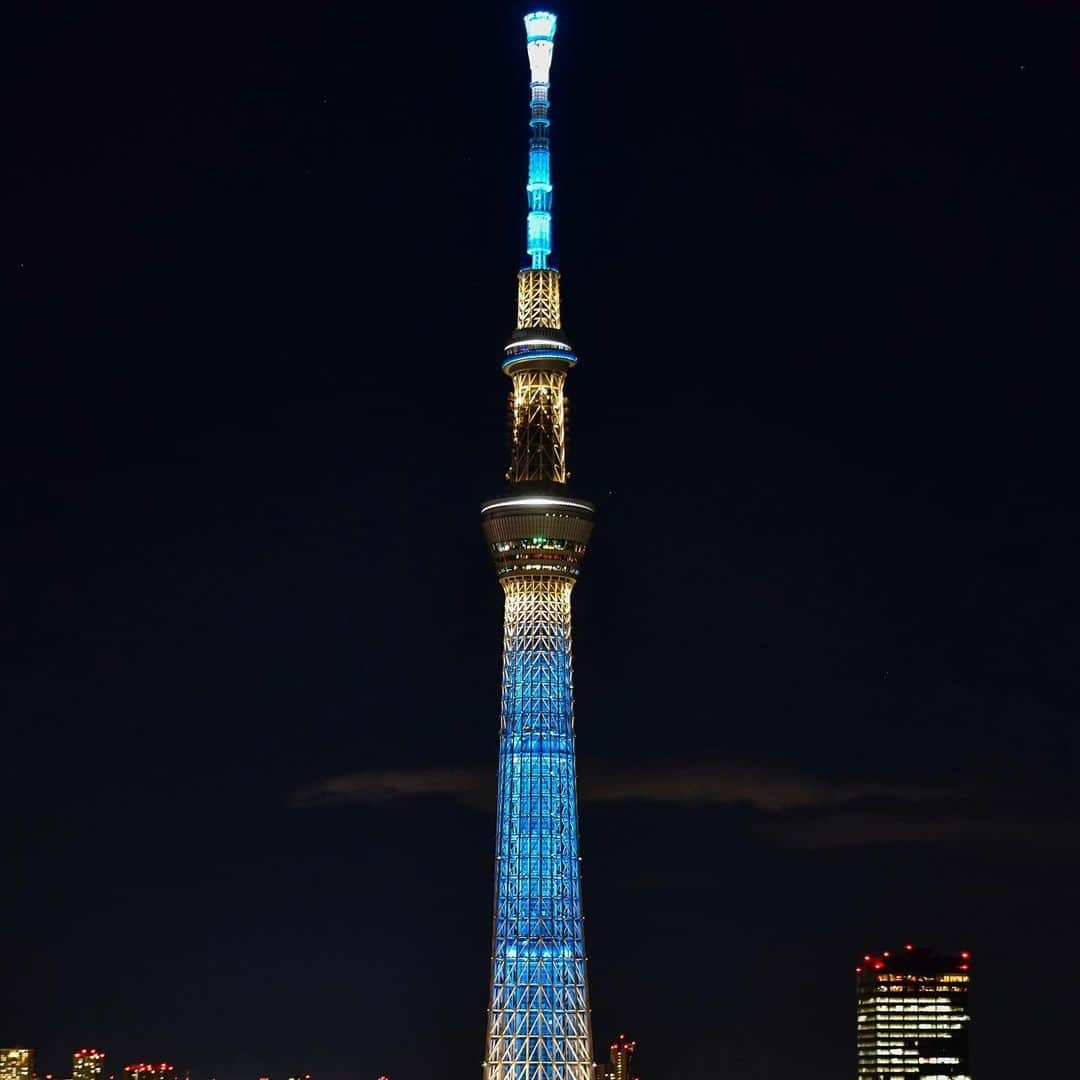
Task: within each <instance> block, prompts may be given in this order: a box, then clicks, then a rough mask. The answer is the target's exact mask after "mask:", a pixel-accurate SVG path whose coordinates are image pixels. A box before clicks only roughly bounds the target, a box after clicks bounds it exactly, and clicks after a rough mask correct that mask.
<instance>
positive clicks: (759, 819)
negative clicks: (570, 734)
mask: <svg viewBox="0 0 1080 1080" xmlns="http://www.w3.org/2000/svg"><path fill="white" fill-rule="evenodd" d="M580 772H581V775H582V777H583V779H582V780H581V784H580V788H581V798H582V800H583V801H586V802H590V803H630V802H638V803H656V804H668V805H679V806H699V807H705V806H744V807H749V808H751V809H752V810H753V811H754V812H755V816H754V818H753V820H752V823H751V828H752V829H753V830H754V831H755V832H757V833H758V834H759V835H761V836H762V837H763V838H765V839H767V840H769V841H770V842H772V843H775V844H779V845H783V846H788V847H797V848H803V849H808V850H820V849H826V848H843V847H917V848H938V849H947V850H952V851H958V852H962V851H969V852H972V853H977V854H981V855H990V856H1000V857H1014V856H1026V855H1030V856H1032V857H1045V856H1054V857H1072V856H1076V855H1078V854H1080V827H1078V822H1077V821H1076V818H1075V815H1074V814H1072V813H1071V812H1070V811H1069V809H1068V808H1066V809H1064V810H1050V811H1046V812H1044V813H1042V816H1039V810H1038V807H1037V806H1036V805H1035V804H1034V803H1033V802H1031V801H1028V802H1027V803H1025V804H1020V803H1018V802H1016V801H1015V800H1014V802H1013V803H1008V802H1003V801H1002V800H1001V798H1000V797H998V798H997V799H996V801H995V799H994V798H993V796H994V795H995V793H994V792H992V791H990V790H985V791H984V790H981V789H980V788H978V787H976V786H973V785H963V784H914V783H907V784H903V783H900V784H898V783H877V782H858V783H846V782H836V781H832V780H828V779H825V778H822V777H818V776H813V775H811V774H809V773H806V772H802V771H799V770H796V769H792V768H786V767H782V766H780V767H777V766H765V765H755V764H747V763H739V762H712V763H700V764H693V765H690V764H678V763H675V764H672V763H667V764H658V765H655V766H651V767H644V768H616V767H612V766H610V765H607V764H597V763H589V762H583V763H582V767H581V770H580ZM417 798H438V799H447V800H450V801H453V802H456V803H459V804H461V805H465V806H472V807H477V808H489V807H491V806H492V805H493V803H494V798H495V775H494V772H493V770H491V769H487V768H483V769H480V768H453V767H442V768H425V769H399V770H371V771H365V772H352V773H344V774H342V775H339V776H332V777H329V778H328V779H326V780H322V781H320V782H318V783H316V784H313V785H311V786H309V787H306V788H302V789H301V790H299V791H297V792H296V793H295V794H294V796H293V799H292V802H293V805H295V806H327V805H335V804H342V803H388V802H394V801H400V800H404V799H417Z"/></svg>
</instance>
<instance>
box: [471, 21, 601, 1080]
mask: <svg viewBox="0 0 1080 1080" xmlns="http://www.w3.org/2000/svg"><path fill="white" fill-rule="evenodd" d="M555 22H556V20H555V16H554V15H552V14H551V13H550V12H546V11H536V12H532V13H531V14H529V15H526V16H525V32H526V45H527V50H528V56H529V69H530V75H531V78H530V84H529V87H530V103H529V175H528V182H527V184H526V196H527V205H528V213H527V217H526V229H525V237H526V239H525V249H526V252H527V253H528V256H529V260H530V264H531V265H529V266H527V267H526V268H525V269H524V270H522V271H521V272H520V273H519V274H518V281H517V285H518V303H517V326H516V329H515V330H514V332H513V334H512V335H511V338H510V342H509V344H508V345H507V346H506V350H505V354H504V358H503V364H502V367H503V371H504V372H505V373H506V374H507V375H508V376H509V377H510V380H511V385H512V389H511V391H510V411H509V421H510V435H511V449H510V466H509V468H508V469H507V472H506V480H507V481H508V484H509V488H508V490H507V492H506V493H505V494H504V495H503V496H501V497H500V498H496V499H491V500H490V501H488V502H487V503H485V504H484V507H483V510H482V521H483V529H484V537H485V539H486V541H487V543H488V546H489V548H490V550H491V554H492V557H493V558H494V561H495V570H496V573H497V574H498V578H499V583H500V585H501V586H502V589H503V594H504V607H503V670H502V708H501V713H500V734H499V788H498V816H497V823H496V859H495V918H494V928H493V934H492V955H491V993H490V998H489V1003H488V1024H487V1044H486V1053H485V1060H484V1076H485V1080H592V1077H593V1057H592V1033H591V1027H590V1018H589V992H588V984H587V980H586V972H585V942H584V932H583V925H582V910H581V871H580V866H579V858H578V807H577V775H576V764H575V759H574V706H573V679H572V673H571V639H570V594H571V592H572V590H573V588H574V584H575V583H576V581H577V577H578V573H579V570H580V567H581V562H582V559H583V557H584V555H585V546H586V544H587V543H588V540H589V535H590V533H591V531H592V525H593V508H592V506H591V505H590V504H589V503H588V502H586V501H584V500H583V499H579V498H576V497H575V496H573V495H571V494H570V493H569V491H568V489H567V486H566V485H567V481H568V480H569V478H570V473H569V471H568V469H567V464H566V425H567V405H566V396H565V384H566V377H567V375H568V373H569V372H570V369H571V368H573V367H574V365H575V364H576V363H577V357H576V356H575V355H574V352H573V350H572V349H571V348H570V345H569V344H568V342H567V340H566V337H565V335H564V334H563V330H562V316H561V312H560V304H559V274H558V271H557V270H555V269H554V268H552V267H551V266H549V265H548V262H549V257H550V254H551V198H552V184H551V156H550V143H549V112H548V109H549V90H550V85H551V84H550V71H551V58H552V53H553V49H554V43H555Z"/></svg>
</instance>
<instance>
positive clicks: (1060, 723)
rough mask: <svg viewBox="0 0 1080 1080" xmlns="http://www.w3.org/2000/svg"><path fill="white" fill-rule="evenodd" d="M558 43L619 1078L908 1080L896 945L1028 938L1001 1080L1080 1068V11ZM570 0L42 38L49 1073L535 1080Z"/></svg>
mask: <svg viewBox="0 0 1080 1080" xmlns="http://www.w3.org/2000/svg"><path fill="white" fill-rule="evenodd" d="M557 11H558V16H559V48H558V51H557V57H558V59H557V61H556V71H557V75H556V81H555V84H554V85H555V97H554V101H555V105H554V106H553V107H554V108H555V110H556V120H555V124H556V132H557V134H556V145H557V150H556V153H555V156H554V158H553V159H552V162H551V165H552V170H553V173H552V181H551V182H552V183H553V184H554V186H555V190H556V191H557V192H558V204H557V211H556V213H557V217H556V221H557V225H558V228H557V237H556V244H557V252H558V255H559V260H558V267H559V269H560V271H561V273H562V278H561V279H560V281H561V290H562V291H561V301H562V311H561V319H562V322H563V323H564V324H565V325H566V326H567V327H568V328H569V330H570V333H571V337H570V340H571V341H572V342H573V346H574V349H575V351H576V352H580V355H581V357H582V362H581V365H580V367H579V368H577V369H576V370H575V372H574V374H573V376H572V378H571V382H572V387H573V399H574V400H573V409H574V411H573V416H572V421H573V423H572V432H573V442H572V444H571V446H570V456H571V458H572V465H573V469H574V476H573V478H572V484H573V491H574V492H575V493H581V494H582V495H584V496H585V497H586V499H587V500H588V501H589V502H590V503H592V504H594V505H595V507H596V514H597V521H598V522H599V523H600V528H598V529H597V530H596V533H595V536H593V537H591V538H590V540H589V556H588V562H587V563H586V570H585V587H584V588H583V589H580V590H577V589H576V590H575V593H574V597H575V600H574V647H575V650H576V651H577V655H578V656H580V657H581V659H582V663H581V665H580V666H579V667H578V668H577V669H576V670H575V679H574V688H573V689H574V704H575V709H576V712H577V713H578V715H580V717H581V718H582V723H581V725H580V730H579V731H578V733H577V757H576V765H577V769H576V771H577V782H578V793H579V798H578V808H577V813H578V815H579V817H580V823H581V849H580V854H581V857H582V859H583V863H582V865H583V867H584V870H583V875H584V880H583V885H582V890H583V904H584V910H585V911H586V912H587V914H588V921H587V922H586V924H585V938H586V941H587V944H588V953H589V961H590V966H589V990H590V997H591V1006H592V1021H593V1030H594V1033H595V1045H594V1050H595V1051H596V1054H595V1056H596V1057H605V1056H606V1054H607V1051H606V1049H605V1048H606V1047H608V1046H609V1044H610V1042H611V1040H612V1038H613V1036H615V1035H616V1034H617V1033H621V1032H626V1033H627V1035H628V1036H629V1037H631V1039H632V1040H636V1042H637V1045H638V1047H640V1053H639V1054H638V1055H636V1056H635V1058H634V1065H633V1067H634V1068H635V1069H637V1068H640V1073H641V1076H642V1078H643V1080H661V1074H662V1073H664V1072H671V1073H680V1072H689V1071H690V1070H693V1069H697V1068H699V1067H700V1064H701V1062H703V1061H706V1062H709V1063H710V1067H711V1068H714V1069H715V1071H717V1072H719V1073H724V1074H728V1073H730V1074H732V1075H738V1076H740V1077H741V1078H742V1080H771V1078H772V1077H774V1076H775V1075H777V1074H781V1075H782V1074H784V1073H787V1072H798V1073H799V1074H800V1075H804V1076H805V1077H806V1080H826V1078H828V1080H834V1078H835V1077H836V1076H837V1075H854V1072H855V1041H856V1036H855V1011H856V1010H855V999H854V994H853V987H852V980H853V977H854V976H853V972H852V968H853V966H854V965H855V964H856V962H857V960H858V957H860V956H862V955H864V954H865V953H867V952H868V951H873V949H875V948H877V947H880V945H890V943H895V942H905V941H907V942H912V943H916V942H919V943H926V944H928V945H930V946H932V947H933V948H934V949H936V950H938V951H940V952H942V953H944V954H946V955H956V954H959V952H960V951H961V950H969V951H970V952H971V954H972V955H973V956H975V957H976V958H977V959H978V976H977V992H976V993H975V994H974V997H973V1000H975V1002H976V1004H975V1005H974V1006H973V1016H974V1020H973V1030H972V1054H973V1059H974V1062H975V1067H974V1072H973V1075H974V1076H975V1077H977V1080H997V1078H998V1077H1011V1076H1012V1075H1015V1074H1016V1073H1017V1072H1019V1073H1020V1074H1021V1075H1023V1076H1025V1077H1026V1076H1028V1075H1032V1074H1034V1073H1037V1072H1038V1071H1039V1070H1042V1071H1049V1070H1051V1069H1052V1068H1053V1067H1056V1063H1057V1062H1058V1061H1059V1060H1060V1059H1062V1058H1063V1057H1065V1056H1066V1051H1067V1048H1066V1047H1065V1045H1064V1039H1065V1032H1066V1031H1067V1023H1066V1022H1065V1021H1066V1019H1067V1017H1068V1010H1067V1002H1068V1001H1069V1000H1070V997H1071V995H1070V987H1069V985H1068V979H1067V973H1066V972H1065V971H1064V970H1063V967H1062V965H1060V964H1057V963H1056V962H1054V960H1053V956H1054V955H1055V950H1056V949H1057V948H1058V945H1059V942H1060V941H1062V940H1067V939H1068V933H1069V931H1070V929H1071V926H1072V922H1073V913H1074V911H1075V909H1076V907H1077V905H1078V903H1080V896H1078V895H1077V893H1076V890H1075V886H1074V885H1073V884H1072V878H1073V877H1074V876H1075V875H1073V874H1072V872H1071V871H1072V866H1073V863H1074V862H1075V860H1076V855H1077V843H1076V837H1077V835H1078V830H1077V822H1078V821H1080V810H1078V807H1077V804H1076V790H1077V785H1076V778H1077V777H1076V773H1077V758H1078V755H1077V736H1076V725H1075V722H1074V713H1075V698H1076V693H1075V686H1074V682H1075V679H1074V676H1073V674H1072V672H1073V661H1072V657H1073V654H1074V652H1075V649H1074V647H1073V645H1074V642H1075V637H1076V631H1075V626H1074V622H1075V620H1074V617H1073V608H1074V607H1075V601H1074V597H1075V596H1076V595H1077V593H1078V592H1080V571H1078V570H1077V568H1076V560H1075V558H1074V556H1073V547H1074V546H1075V544H1074V537H1075V535H1076V533H1077V529H1078V526H1080V505H1078V501H1077V497H1076V495H1075V491H1074V489H1075V482H1074V478H1073V476H1072V473H1073V466H1072V462H1073V461H1074V460H1075V459H1076V457H1077V447H1076V435H1075V430H1074V429H1075V422H1074V418H1073V413H1074V411H1075V410H1074V407H1073V402H1074V401H1075V399H1076V397H1077V391H1078V389H1080V387H1078V386H1077V378H1078V377H1077V375H1076V373H1075V370H1074V365H1073V363H1072V356H1073V355H1075V353H1076V351H1077V350H1076V347H1075V341H1074V339H1075V337H1076V332H1075V327H1074V325H1073V324H1074V322H1075V320H1073V319H1072V317H1071V310H1072V302H1073V301H1072V296H1071V292H1072V288H1071V280H1072V278H1073V276H1074V273H1073V264H1074V262H1075V257H1076V256H1075V253H1076V251H1077V250H1080V221H1078V214H1080V211H1077V209H1076V207H1075V191H1076V189H1077V187H1078V186H1080V164H1078V161H1077V158H1078V152H1077V151H1076V150H1075V148H1074V146H1073V140H1070V139H1069V138H1068V137H1067V135H1065V134H1063V133H1067V132H1068V131H1069V130H1071V124H1072V118H1071V114H1070V103H1071V102H1072V101H1074V100H1076V98H1077V96H1078V94H1080V73H1078V71H1077V66H1076V64H1075V60H1074V58H1073V57H1072V55H1071V43H1072V42H1074V41H1075V40H1076V37H1077V34H1078V33H1080V13H1076V12H1073V11H1072V10H1071V9H1070V10H1066V9H1065V8H1064V7H1063V6H1059V5H1054V4H1046V5H1038V6H1031V5H1019V4H1017V5H1006V7H1005V8H1003V9H1000V10H999V9H994V10H992V11H991V10H986V11H983V12H981V13H980V15H979V17H978V18H976V19H972V18H970V17H969V15H968V14H967V13H961V12H959V11H955V12H954V11H951V10H943V9H941V7H940V5H939V6H935V7H934V9H933V10H928V11H921V10H917V9H911V8H908V9H905V10H904V11H903V12H899V11H897V12H891V11H889V12H886V11H882V10H877V9H865V10H863V11H861V12H860V13H859V15H858V17H857V18H856V17H853V16H849V15H844V16H841V15H840V14H839V13H836V12H830V11H822V10H818V9H814V10H811V9H807V8H806V7H805V5H804V6H801V7H800V6H799V5H794V4H791V5H782V6H781V7H780V8H779V9H770V10H769V11H768V12H765V11H762V10H759V9H756V8H750V9H743V8H739V9H730V10H729V9H727V8H723V7H721V8H710V9H708V10H706V11H702V12H694V13H690V12H688V11H683V12H680V11H676V10H674V9H671V10H668V9H656V8H655V7H648V8H647V7H645V6H636V5H629V6H628V5H625V4H623V5H615V4H611V3H608V2H607V0H595V2H592V3H590V4H588V5H585V4H581V3H572V4H564V5H561V6H559V8H558V9H557ZM525 12H526V8H525V7H521V8H518V7H516V6H507V5H503V4H501V3H500V4H481V5H476V6H474V7H471V8H469V9H467V10H461V11H454V12H448V11H447V10H446V9H444V8H436V7H435V6H434V5H425V4H420V5H418V6H417V5H413V6H411V7H409V8H403V7H401V6H397V7H394V6H390V7H385V6H384V7H379V8H375V9H371V10H366V9H365V10H360V9H348V10H344V9H343V10H333V11H331V10H326V11H323V10H307V9H305V10H304V11H302V12H300V11H297V10H295V9H292V10H286V9H284V8H281V9H278V8H276V7H275V6H274V5H272V4H271V5H264V6H262V7H261V8H260V9H259V11H258V13H257V15H254V16H252V15H247V14H243V15H242V14H241V13H239V12H233V11H230V10H221V11H219V12H217V13H216V14H215V17H214V19H213V20H212V21H205V20H203V19H201V18H200V17H197V16H196V15H195V14H194V13H186V14H184V15H183V17H181V16H180V15H179V14H176V15H173V14H170V13H167V12H164V11H162V10H160V9H152V8H146V7H144V8H140V9H136V10H134V11H132V12H131V13H128V14H125V16H124V17H123V18H121V17H119V16H113V15H111V14H109V13H106V12H103V11H101V10H95V9H85V10H83V9H80V10H78V11H76V12H73V13H70V14H64V15H63V16H60V15H59V14H58V13H52V12H50V13H48V14H46V13H43V12H37V11H36V10H33V9H27V10H22V11H20V12H19V13H18V15H17V18H16V21H15V24H14V25H13V26H12V27H11V33H10V36H11V39H12V40H13V41H15V42H17V43H18V48H17V49H16V50H15V52H16V55H15V56H14V57H13V61H12V68H13V71H12V73H11V74H12V79H13V86H14V87H16V93H15V94H14V95H13V108H12V110H11V118H10V121H11V123H10V127H11V134H10V145H9V153H8V155H7V159H8V161H9V169H8V172H7V174H6V175H7V179H8V181H9V187H10V189H11V190H10V197H9V199H8V200H7V202H6V205H7V206H8V208H9V217H10V219H11V229H10V242H9V244H8V245H7V249H8V251H9V253H10V254H9V260H8V263H7V264H6V266H5V273H6V275H7V276H6V279H5V280H6V282H7V284H8V292H9V294H10V296H11V298H12V301H13V303H12V305H11V306H12V307H13V309H14V316H13V317H12V318H11V320H10V321H9V323H8V324H7V332H8V335H9V338H10V341H11V347H10V348H9V350H8V357H9V362H8V364H7V365H6V372H7V376H8V379H7V383H6V387H5V400H6V401H7V402H8V404H9V407H8V410H7V412H6V414H5V422H4V424H3V425H0V437H2V438H3V440H5V442H4V451H5V453H4V460H5V461H6V462H7V463H8V468H7V470H5V479H6V481H7V484H6V488H5V499H4V501H3V505H4V509H5V512H6V515H7V516H6V518H5V525H6V526H7V527H6V528H5V529H4V530H3V531H2V533H0V535H2V536H3V539H4V554H5V556H6V558H5V566H6V567H7V571H8V572H7V574H6V575H5V581H6V588H5V604H4V611H5V615H6V616H7V618H6V620H5V629H6V631H7V633H6V635H5V646H6V647H5V649H4V652H3V660H2V663H3V671H2V673H0V685H3V687H4V690H5V703H4V717H5V721H6V723H5V730H4V735H3V744H2V749H3V753H4V761H5V766H6V768H5V772H4V783H3V784H2V785H0V798H2V800H3V806H2V810H3V814H4V822H5V824H6V825H7V826H8V829H7V830H6V833H7V834H9V835H11V836H12V837H13V838H14V839H13V841H12V842H11V844H10V846H9V848H7V849H5V860H6V861H5V875H4V880H5V888H4V889H3V890H0V905H2V910H0V928H2V929H0V934H2V940H0V969H2V970H0V995H2V999H0V1018H2V1023H0V1044H2V1045H5V1046H27V1047H33V1048H34V1049H35V1051H36V1055H35V1069H36V1070H37V1072H38V1073H39V1074H40V1075H46V1074H49V1073H51V1074H53V1075H56V1076H66V1075H67V1073H68V1070H69V1069H70V1068H71V1065H72V1058H71V1055H72V1053H73V1051H74V1050H76V1049H78V1048H80V1047H91V1046H95V1047H99V1048H101V1049H102V1050H103V1051H104V1052H105V1053H106V1054H107V1055H108V1056H107V1061H106V1069H105V1073H104V1075H106V1076H109V1075H116V1076H117V1077H122V1076H123V1072H122V1069H123V1065H124V1064H125V1063H132V1062H142V1061H165V1062H170V1063H173V1064H174V1065H175V1068H176V1070H177V1071H178V1072H179V1073H180V1074H181V1075H183V1074H185V1073H186V1072H187V1071H188V1070H190V1071H191V1074H192V1076H193V1077H197V1078H198V1080H204V1078H207V1077H216V1078H217V1080H252V1078H254V1077H258V1076H270V1077H273V1078H275V1080H280V1078H282V1077H288V1076H293V1075H296V1070H297V1068H299V1067H302V1068H303V1070H304V1071H305V1072H310V1074H311V1075H312V1076H314V1077H315V1078H316V1080H353V1078H354V1077H355V1076H357V1075H359V1076H361V1077H369V1078H370V1077H377V1076H379V1075H387V1076H389V1077H391V1080H409V1078H410V1077H415V1076H417V1075H419V1074H420V1073H422V1072H424V1071H428V1070H430V1068H431V1067H432V1063H433V1062H437V1063H438V1065H439V1067H440V1069H441V1070H442V1071H444V1072H446V1073H447V1074H448V1076H449V1077H450V1080H458V1078H459V1077H460V1078H461V1080H478V1077H477V1074H478V1071H479V1070H480V1069H481V1061H482V1059H483V1057H484V1052H483V1046H484V1037H485V1024H486V1017H485V1002H486V1000H487V997H488V994H489V990H490V982H489V980H490V977H491V969H490V962H491V960H490V950H489V948H488V945H489V942H490V940H491V921H490V920H491V913H492V902H493V899H494V896H493V892H492V847H493V843H494V839H495V837H494V831H495V829H494V824H495V820H496V817H495V815H496V810H497V807H498V801H499V797H498V791H497V786H496V775H495V769H494V740H495V737H496V736H495V731H496V727H497V723H498V701H499V694H500V686H499V677H498V672H497V670H496V659H495V658H496V656H497V655H498V652H499V649H500V644H501V642H500V634H499V627H498V625H497V618H496V615H495V612H496V610H497V608H498V605H499V604H500V603H501V602H502V600H503V596H502V590H501V589H500V587H499V585H498V584H497V581H496V580H495V577H496V575H494V574H493V573H492V566H491V557H490V553H489V552H487V551H485V550H484V547H485V545H484V542H483V541H482V540H481V539H480V538H479V537H478V536H477V521H476V510H477V508H478V507H480V506H481V505H482V504H483V502H484V501H485V500H491V499H494V498H496V497H497V495H498V478H499V477H500V476H501V475H502V473H503V471H504V470H505V467H506V460H505V447H504V437H503V436H504V418H505V415H506V409H505V406H506V391H507V390H508V389H509V388H510V386H511V383H510V382H509V381H508V380H506V379H504V378H503V376H502V375H500V373H499V372H498V371H497V370H495V368H496V365H497V363H498V359H497V358H498V357H499V356H500V350H501V349H502V347H503V346H504V344H505V331H506V330H508V329H509V327H510V325H512V324H511V323H510V322H509V319H510V318H511V317H512V311H513V305H514V286H515V283H514V281H513V280H512V274H513V271H514V269H515V268H517V267H518V266H520V258H521V248H522V244H521V231H522V217H523V207H522V201H523V200H522V194H523V193H522V188H523V186H524V185H526V184H527V183H528V175H527V165H528V146H527V139H528V132H527V130H526V125H525V115H524V110H525V108H526V102H525V101H524V100H523V99H524V95H525V91H524V86H523V80H524V77H525V76H524V67H523V64H524V60H523V57H522V40H521V36H522V24H521V19H522V16H523V15H524V14H525ZM537 269H540V270H543V269H545V268H544V267H539V268H537ZM546 269H550V267H548V268H546ZM537 295H538V302H539V300H543V299H544V298H543V297H542V296H541V295H540V293H539V292H538V294H537ZM530 539H531V538H530ZM502 542H505V541H502ZM875 943H878V945H875ZM890 947H891V948H892V947H895V946H892V945H890ZM1032 985H1038V986H1039V987H1040V988H1041V989H1044V990H1045V999H1044V1000H1043V1001H1042V1003H1041V1006H1040V1010H1039V1011H1038V1014H1037V1015H1034V1016H1030V1018H1029V1019H1028V1020H1026V1021H1025V1023H1024V1025H1022V1026H1021V1028H1022V1029H1018V1027H1017V1025H1016V1024H1015V1017H1017V1016H1019V1015H1024V1016H1027V1015H1028V1014H1029V1013H1030V1010H1029V1009H1027V1004H1026V998H1025V996H1024V995H1025V994H1026V993H1027V992H1028V989H1029V988H1030V987H1031V986H1032ZM421 1001H422V1002H423V1004H422V1005H420V1004H419V1003H420V1002H421ZM777 1016H780V1017H782V1018H783V1027H784V1038H783V1039H777V1038H775V1031H776V1023H777V1021H776V1017H777ZM146 1055H153V1057H152V1058H148V1057H147V1056H146Z"/></svg>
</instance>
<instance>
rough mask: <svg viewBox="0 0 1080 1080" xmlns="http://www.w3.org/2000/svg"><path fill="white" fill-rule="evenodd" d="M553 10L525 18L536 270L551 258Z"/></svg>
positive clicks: (529, 224) (528, 237)
mask: <svg viewBox="0 0 1080 1080" xmlns="http://www.w3.org/2000/svg"><path fill="white" fill-rule="evenodd" d="M557 22H558V18H557V16H555V15H552V14H551V12H550V11H533V12H530V13H529V14H528V15H526V16H525V40H526V48H527V49H528V52H529V74H530V76H531V79H530V82H529V90H530V101H529V180H528V183H527V184H526V186H525V190H526V193H527V194H528V197H529V214H528V217H527V218H526V221H525V250H526V251H527V252H528V253H529V257H530V258H531V259H532V267H533V269H534V270H546V269H547V265H548V259H549V258H550V256H551V190H552V189H551V143H550V139H549V137H548V128H549V127H550V125H551V121H550V119H549V117H548V95H549V93H550V91H551V58H552V53H553V52H554V51H555V24H556V23H557Z"/></svg>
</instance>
